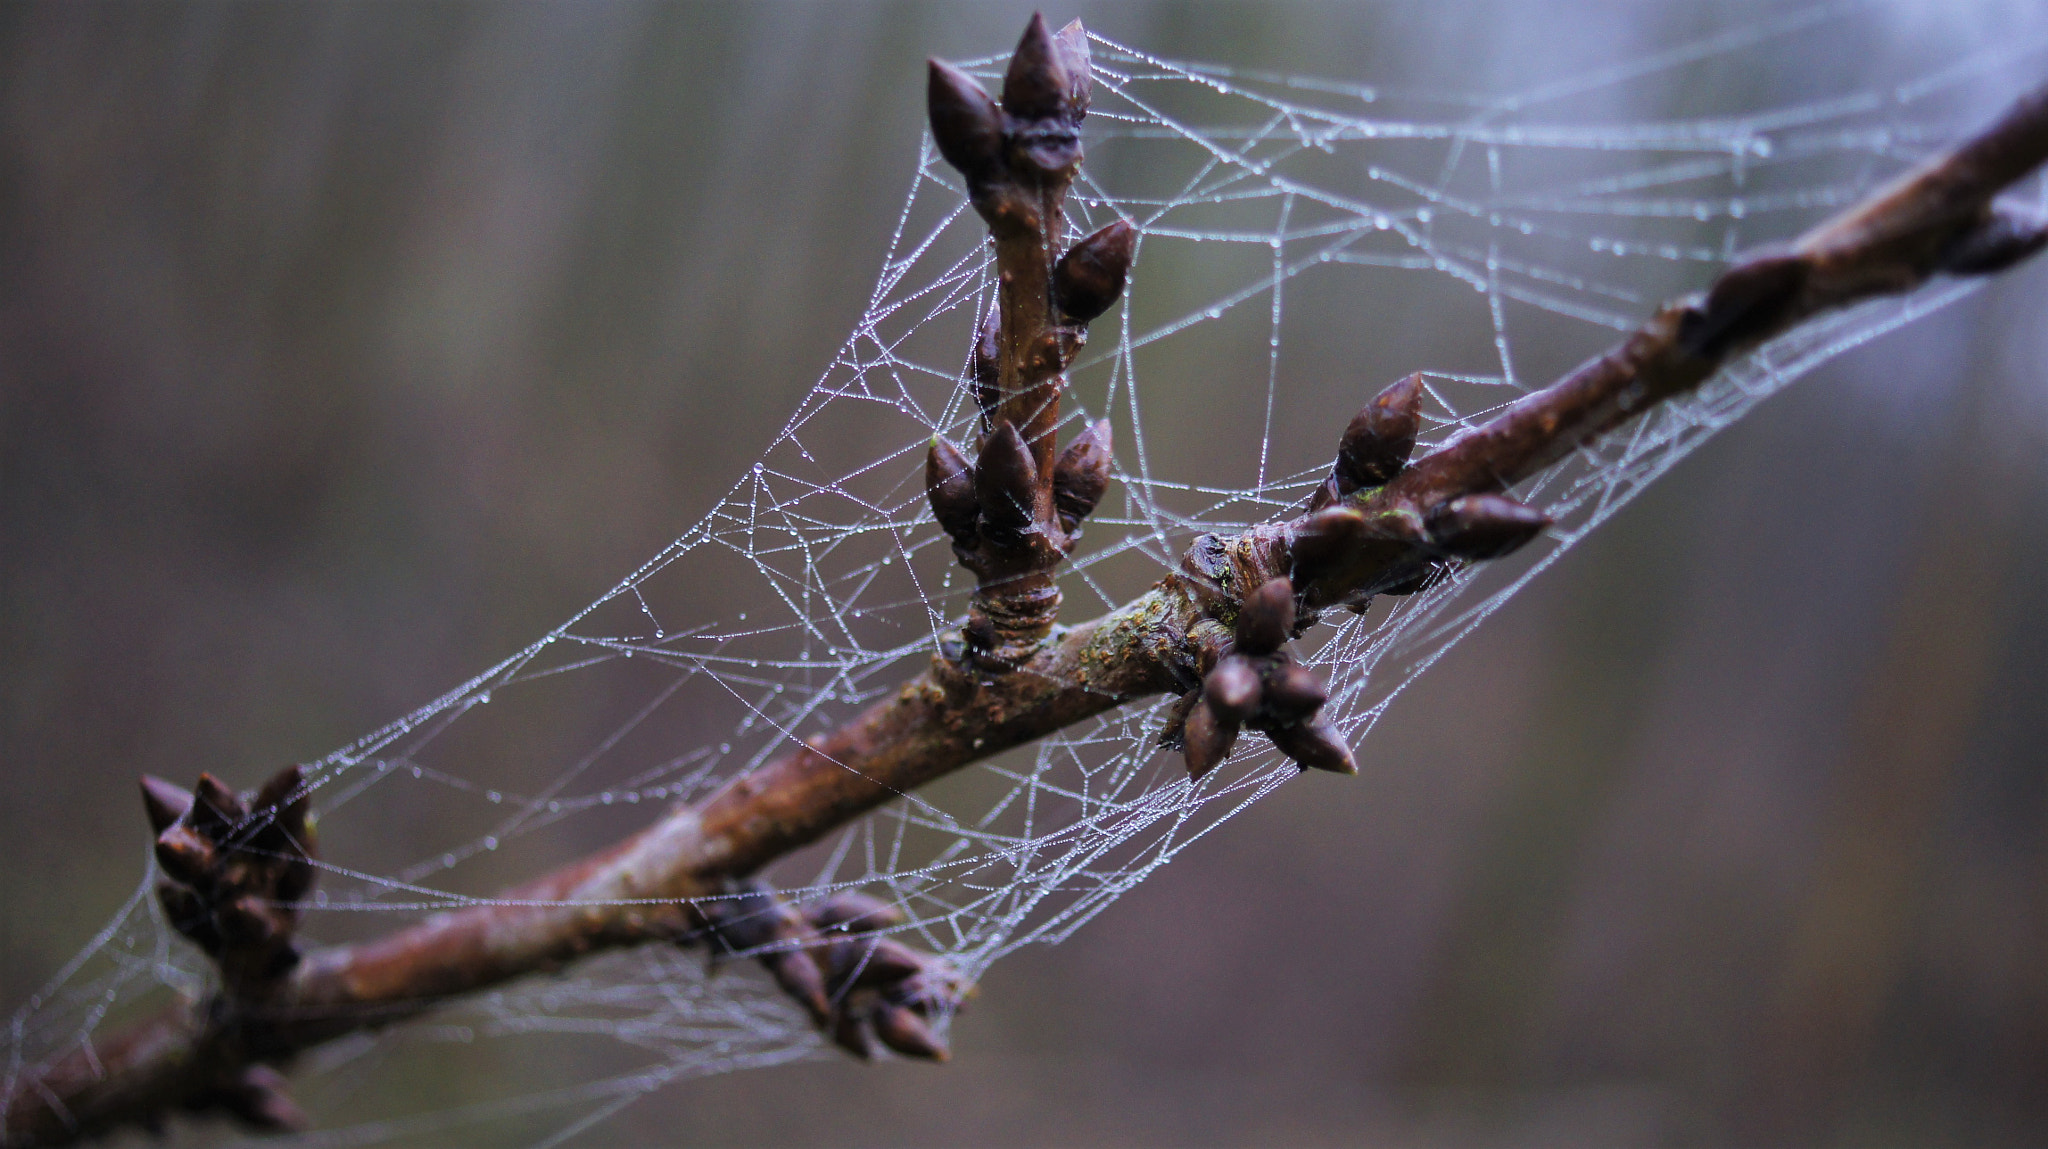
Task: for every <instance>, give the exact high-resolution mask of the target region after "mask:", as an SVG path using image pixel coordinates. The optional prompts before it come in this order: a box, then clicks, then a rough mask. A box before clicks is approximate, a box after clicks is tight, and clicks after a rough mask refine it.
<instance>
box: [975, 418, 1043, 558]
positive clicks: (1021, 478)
mask: <svg viewBox="0 0 2048 1149" xmlns="http://www.w3.org/2000/svg"><path fill="white" fill-rule="evenodd" d="M974 493H975V496H976V499H977V501H978V502H979V503H980V504H981V516H982V521H983V523H985V524H986V525H987V526H988V527H989V528H990V529H991V530H992V531H994V532H995V533H997V534H1001V535H1007V536H1016V535H1020V534H1023V533H1024V532H1025V531H1027V530H1029V529H1030V528H1031V526H1032V524H1033V523H1035V522H1036V521H1037V519H1038V515H1037V503H1038V465H1037V463H1036V462H1035V461H1033V459H1032V458H1031V449H1030V448H1029V447H1026V446H1025V445H1024V437H1023V436H1022V435H1019V434H1017V428H1016V427H1014V426H1012V425H1010V424H1009V423H1002V424H999V425H998V426H997V427H996V429H995V432H994V433H993V434H991V435H990V436H989V437H988V442H986V443H984V444H983V445H982V448H981V458H980V459H979V460H977V461H976V462H975V465H974Z"/></svg>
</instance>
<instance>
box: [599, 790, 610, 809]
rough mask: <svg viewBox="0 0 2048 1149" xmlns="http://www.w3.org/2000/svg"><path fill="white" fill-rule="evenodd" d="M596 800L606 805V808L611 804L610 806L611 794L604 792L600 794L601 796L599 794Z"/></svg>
mask: <svg viewBox="0 0 2048 1149" xmlns="http://www.w3.org/2000/svg"><path fill="white" fill-rule="evenodd" d="M597 800H598V801H600V802H603V803H604V804H605V805H607V806H609V805H611V804H612V792H611V791H610V790H606V791H605V792H604V793H602V794H599V795H598V796H597Z"/></svg>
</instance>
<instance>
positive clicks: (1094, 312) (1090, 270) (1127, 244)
mask: <svg viewBox="0 0 2048 1149" xmlns="http://www.w3.org/2000/svg"><path fill="white" fill-rule="evenodd" d="M1137 249H1138V229H1137V228H1135V227H1133V226H1131V225H1130V223H1128V222H1127V221H1125V220H1117V221H1116V222H1115V223H1112V224H1110V225H1109V226H1107V227H1104V228H1102V229H1101V230H1099V231H1097V232H1095V234H1093V235H1090V236H1088V237H1087V238H1085V239H1083V240H1081V241H1080V242H1079V243H1076V244H1075V245H1074V246H1072V247H1070V248H1068V249H1067V254H1065V255H1063V256H1061V257H1060V262H1059V266H1058V267H1055V268H1054V269H1053V273H1052V297H1053V302H1054V303H1056V304H1057V305H1058V306H1059V309H1060V311H1061V313H1062V314H1064V315H1065V316H1066V317H1067V318H1068V319H1070V320H1072V321H1073V322H1075V323H1087V322H1090V321H1091V320H1094V319H1095V318H1096V317H1097V316H1100V315H1101V314H1102V313H1103V312H1105V311H1108V310H1109V309H1110V308H1111V307H1113V306H1115V304H1116V301H1117V300H1119V299H1122V298H1123V294H1124V281H1125V280H1126V279H1128V278H1129V277H1130V274H1131V256H1132V254H1133V253H1135V252H1136V251H1137Z"/></svg>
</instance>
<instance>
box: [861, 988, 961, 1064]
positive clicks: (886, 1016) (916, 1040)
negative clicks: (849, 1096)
mask: <svg viewBox="0 0 2048 1149" xmlns="http://www.w3.org/2000/svg"><path fill="white" fill-rule="evenodd" d="M874 1022H875V1036H876V1037H879V1038H881V1039H882V1044H883V1045H886V1046H888V1047H889V1048H890V1049H893V1050H895V1051H896V1052H898V1053H900V1054H902V1055H903V1056H905V1057H916V1058H922V1059H923V1060H925V1061H944V1060H946V1047H945V1046H943V1045H941V1044H939V1039H938V1038H937V1037H935V1036H933V1035H932V1030H931V1026H929V1025H926V1024H925V1022H924V1019H923V1018H921V1017H919V1016H917V1014H916V1013H914V1012H912V1011H911V1010H909V1009H907V1008H905V1007H903V1006H900V1005H891V1004H890V1003H888V1002H886V1001H885V1002H883V1003H882V1004H880V1005H878V1006H876V1007H875V1016H874Z"/></svg>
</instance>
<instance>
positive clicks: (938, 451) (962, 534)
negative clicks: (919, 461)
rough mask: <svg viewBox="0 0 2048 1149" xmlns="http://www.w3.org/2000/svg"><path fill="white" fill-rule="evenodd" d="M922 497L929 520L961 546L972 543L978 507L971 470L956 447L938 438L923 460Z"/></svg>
mask: <svg viewBox="0 0 2048 1149" xmlns="http://www.w3.org/2000/svg"><path fill="white" fill-rule="evenodd" d="M924 495H925V498H926V499H928V500H930V502H931V505H932V517H933V518H935V519H937V520H939V526H940V527H941V528H942V529H943V530H944V531H945V532H946V533H947V534H949V535H951V536H953V538H954V540H955V541H957V542H959V543H961V544H962V545H966V544H968V543H971V542H973V541H974V524H975V520H976V519H978V518H979V517H980V516H981V507H980V504H979V503H978V502H977V501H976V500H975V497H974V471H973V468H972V467H971V466H970V465H969V463H968V462H967V456H965V455H963V454H961V453H960V449H959V448H958V447H955V446H954V445H953V444H951V443H948V442H947V441H945V440H944V439H941V438H940V437H938V436H937V435H933V436H932V446H931V450H929V451H927V452H926V453H925V457H924Z"/></svg>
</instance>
